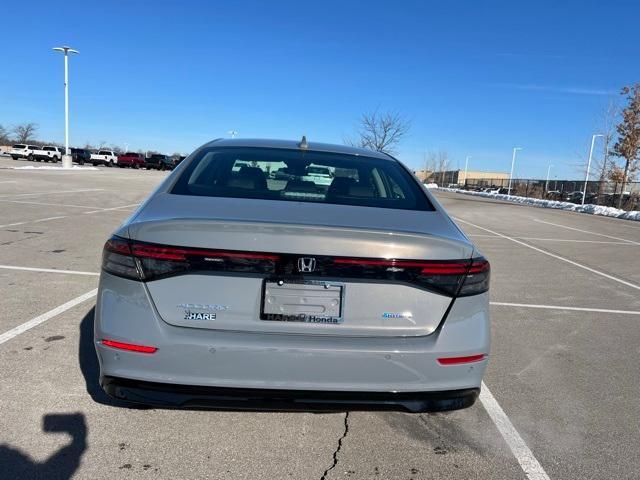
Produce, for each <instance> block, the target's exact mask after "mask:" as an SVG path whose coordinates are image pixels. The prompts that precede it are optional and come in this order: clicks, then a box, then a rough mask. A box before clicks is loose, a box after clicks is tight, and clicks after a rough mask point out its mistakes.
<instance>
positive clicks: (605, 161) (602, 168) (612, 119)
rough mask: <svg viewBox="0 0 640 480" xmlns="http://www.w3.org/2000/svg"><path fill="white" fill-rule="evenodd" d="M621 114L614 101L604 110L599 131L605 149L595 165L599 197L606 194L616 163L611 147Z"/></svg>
mask: <svg viewBox="0 0 640 480" xmlns="http://www.w3.org/2000/svg"><path fill="white" fill-rule="evenodd" d="M619 113H620V108H619V107H618V105H617V104H616V103H615V102H614V101H613V100H612V101H610V102H609V104H608V105H607V106H606V107H605V108H604V109H603V110H602V113H601V117H600V121H599V122H598V123H599V125H598V131H599V132H600V133H601V134H602V135H603V136H604V147H603V150H602V157H601V158H599V159H597V160H596V161H595V162H593V163H594V168H593V169H594V171H595V172H598V197H599V196H600V195H602V194H603V193H604V186H605V182H606V180H607V177H608V175H609V172H610V171H611V168H612V167H613V166H614V165H615V162H613V161H612V160H611V146H612V144H613V139H614V137H615V133H616V120H617V117H618V115H619Z"/></svg>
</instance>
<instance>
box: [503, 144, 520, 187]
mask: <svg viewBox="0 0 640 480" xmlns="http://www.w3.org/2000/svg"><path fill="white" fill-rule="evenodd" d="M518 150H522V147H514V148H513V157H511V174H510V175H509V189H508V190H507V195H511V180H513V167H514V166H515V164H516V152H517V151H518Z"/></svg>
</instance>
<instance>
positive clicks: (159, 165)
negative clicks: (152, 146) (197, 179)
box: [144, 153, 174, 170]
mask: <svg viewBox="0 0 640 480" xmlns="http://www.w3.org/2000/svg"><path fill="white" fill-rule="evenodd" d="M144 166H145V167H146V169H147V170H151V169H152V168H154V169H156V170H172V169H173V167H174V164H173V160H172V159H171V157H169V156H168V155H162V154H161V153H154V154H153V155H151V156H150V157H147V158H145V163H144Z"/></svg>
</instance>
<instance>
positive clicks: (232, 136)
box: [228, 130, 238, 138]
mask: <svg viewBox="0 0 640 480" xmlns="http://www.w3.org/2000/svg"><path fill="white" fill-rule="evenodd" d="M228 133H229V135H231V138H236V135H237V134H238V132H236V131H235V130H229V132H228Z"/></svg>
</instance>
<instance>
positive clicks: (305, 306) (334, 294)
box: [260, 281, 344, 323]
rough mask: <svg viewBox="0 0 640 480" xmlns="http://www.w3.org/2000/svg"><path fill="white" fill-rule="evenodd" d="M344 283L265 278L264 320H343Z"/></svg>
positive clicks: (329, 321) (306, 321) (314, 321)
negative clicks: (285, 280)
mask: <svg viewBox="0 0 640 480" xmlns="http://www.w3.org/2000/svg"><path fill="white" fill-rule="evenodd" d="M343 292H344V286H343V285H340V284H337V283H332V282H317V281H305V282H282V283H279V282H272V281H265V283H264V290H263V299H262V312H261V315H260V318H261V319H262V320H270V321H279V322H303V323H342V297H343Z"/></svg>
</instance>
